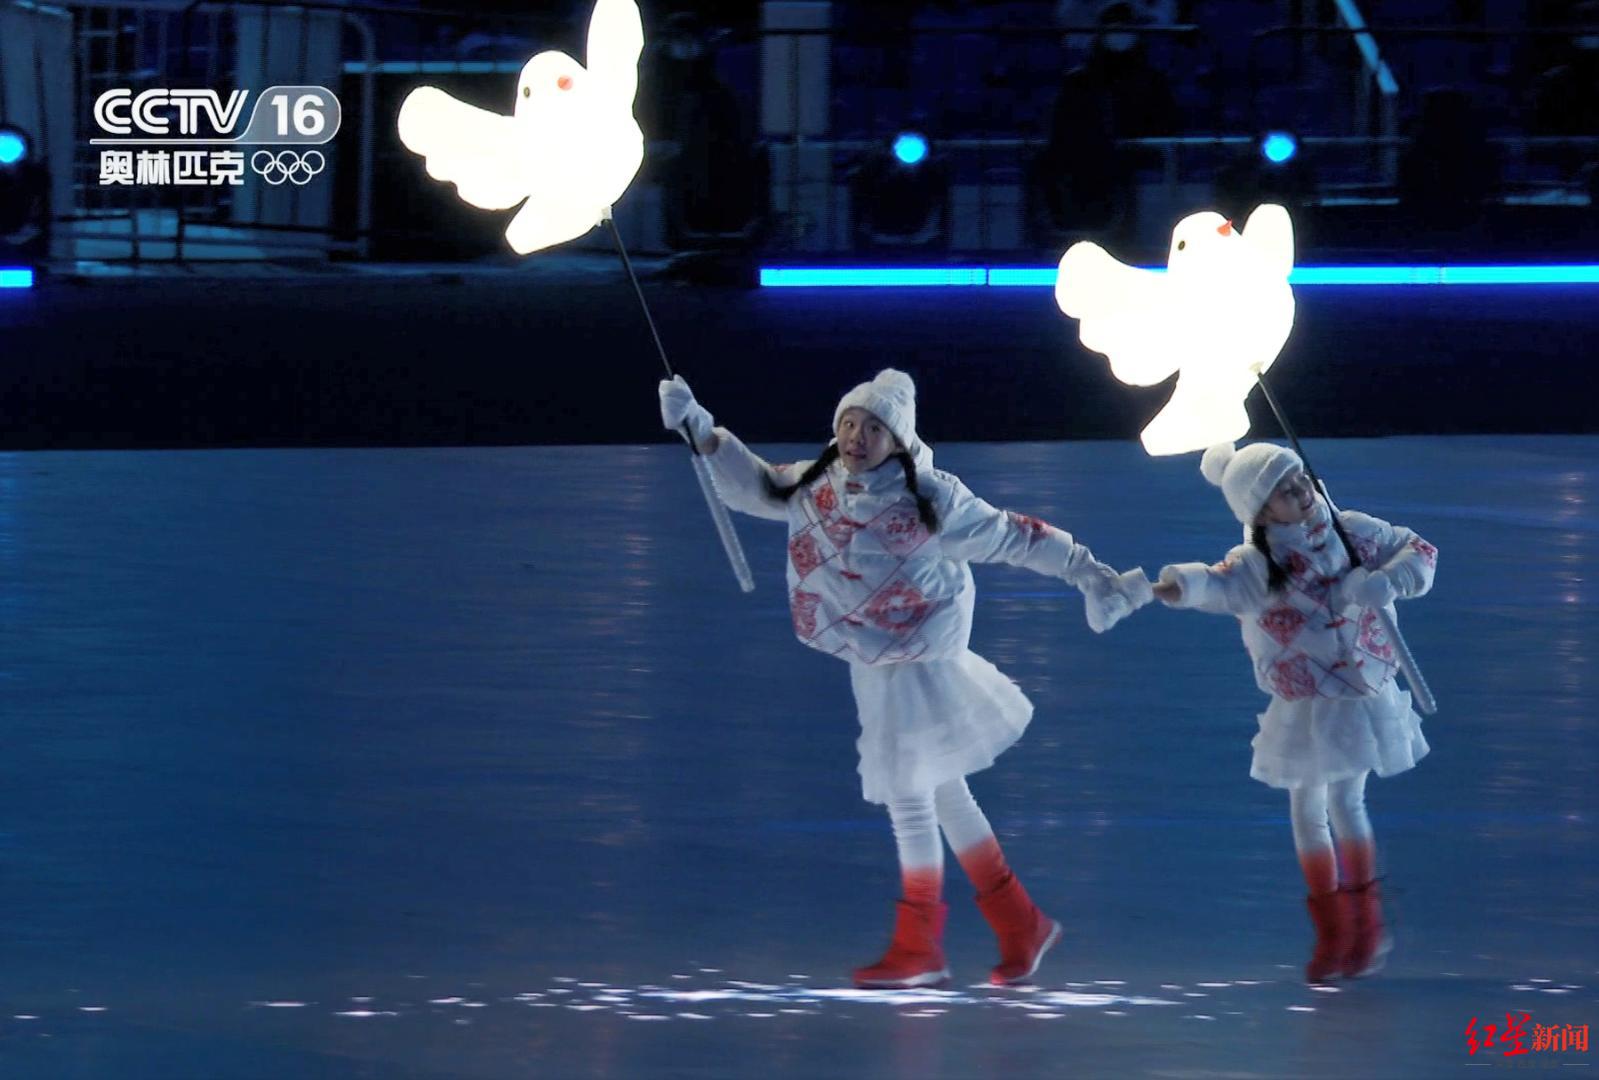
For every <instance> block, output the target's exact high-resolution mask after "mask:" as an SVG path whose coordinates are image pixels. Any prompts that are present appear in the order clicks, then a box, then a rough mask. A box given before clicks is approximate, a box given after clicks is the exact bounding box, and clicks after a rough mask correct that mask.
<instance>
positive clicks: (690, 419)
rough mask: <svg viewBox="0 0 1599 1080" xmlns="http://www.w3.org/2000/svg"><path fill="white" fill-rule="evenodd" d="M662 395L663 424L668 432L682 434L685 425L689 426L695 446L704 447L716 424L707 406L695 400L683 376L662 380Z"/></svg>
mask: <svg viewBox="0 0 1599 1080" xmlns="http://www.w3.org/2000/svg"><path fill="white" fill-rule="evenodd" d="M660 393H661V423H662V424H665V425H666V430H667V431H675V432H677V433H678V434H682V431H683V425H684V424H687V425H688V430H689V434H690V435H691V436H693V438H694V445H695V446H702V445H704V444H705V443H707V442H709V441H710V439H711V429H712V428H713V427H714V426H715V422H714V421H713V420H712V419H711V414H710V413H709V412H708V411H707V410H706V408H705V406H703V405H701V404H700V403H699V402H697V401H695V400H694V391H692V390H690V389H689V388H688V383H686V382H684V381H683V376H681V375H674V376H673V377H672V378H670V379H662V380H661V385H660Z"/></svg>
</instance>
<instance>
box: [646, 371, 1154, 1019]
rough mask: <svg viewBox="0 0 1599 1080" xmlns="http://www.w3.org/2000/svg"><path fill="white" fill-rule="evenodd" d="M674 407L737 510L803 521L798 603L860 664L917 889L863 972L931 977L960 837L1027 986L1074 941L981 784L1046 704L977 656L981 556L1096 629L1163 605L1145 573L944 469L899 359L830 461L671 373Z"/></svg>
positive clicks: (806, 635) (807, 628) (861, 403)
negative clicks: (1020, 572)
mask: <svg viewBox="0 0 1599 1080" xmlns="http://www.w3.org/2000/svg"><path fill="white" fill-rule="evenodd" d="M660 392H661V419H662V422H663V423H664V424H665V425H666V427H667V428H668V429H669V430H672V431H681V430H683V428H684V425H687V429H688V431H689V434H690V435H691V436H692V438H693V440H694V444H695V446H696V447H698V449H699V450H700V451H701V452H702V453H703V454H704V455H705V457H706V460H707V461H708V462H709V463H710V465H711V469H712V471H713V474H714V475H715V477H716V483H717V487H718V489H719V491H720V492H721V496H722V498H723V499H724V500H725V501H726V502H727V505H728V506H730V507H732V508H733V509H735V510H740V511H743V512H744V513H748V514H753V515H755V516H757V517H763V518H770V519H772V520H776V521H786V522H787V523H788V531H789V543H788V587H789V608H790V613H791V615H792V616H793V621H794V632H795V633H796V634H797V635H798V637H799V639H800V641H802V642H803V643H805V644H806V645H809V646H811V647H812V648H815V649H820V650H822V651H823V652H826V653H829V654H831V655H833V656H837V657H838V658H840V659H841V660H844V661H847V662H848V663H849V666H850V682H851V685H852V687H853V688H854V691H855V701H856V705H857V706H858V709H859V713H860V725H861V734H860V739H859V740H858V741H857V743H856V746H857V749H858V750H859V751H860V766H859V770H860V775H861V792H862V795H863V796H864V797H865V798H866V799H867V800H868V801H869V802H876V803H883V804H886V805H887V807H888V812H889V817H890V820H891V822H892V824H893V827H894V837H895V842H896V845H897V847H898V851H899V861H900V872H901V874H900V876H901V887H902V898H901V899H900V901H899V904H898V908H897V913H898V914H897V919H896V922H895V928H894V936H893V940H892V943H891V944H890V946H889V948H888V951H887V953H886V954H885V955H884V956H883V957H882V959H880V960H879V961H878V962H877V963H875V964H872V965H869V966H867V967H864V968H861V969H859V970H857V971H856V972H855V975H854V978H855V982H856V983H857V985H860V986H872V987H908V986H931V985H936V984H939V983H942V982H944V981H945V980H947V979H948V978H949V970H948V967H947V966H946V964H945V961H944V949H943V929H944V918H945V913H946V910H947V909H946V907H945V905H944V904H943V902H942V899H941V897H942V892H943V867H944V851H943V845H942V843H941V842H940V838H939V830H940V828H942V830H943V833H944V836H945V837H946V838H947V839H948V840H949V844H950V847H951V848H952V849H953V850H954V852H955V856H956V858H957V859H958V860H959V862H960V864H961V866H962V868H963V869H965V871H966V873H967V875H968V876H969V877H970V878H971V880H972V883H973V885H975V886H976V888H977V904H978V907H979V908H980V909H981V910H982V912H983V914H984V916H985V917H986V918H987V919H988V922H989V924H990V925H991V926H992V927H993V929H994V932H995V934H996V936H997V937H998V939H999V951H1000V962H999V964H998V966H996V967H995V968H994V969H993V972H992V974H991V980H992V981H993V982H995V983H999V984H1005V983H1014V982H1020V981H1023V980H1025V979H1027V978H1029V977H1030V976H1031V975H1032V974H1033V972H1034V971H1036V970H1037V968H1038V964H1039V961H1040V960H1041V959H1042V957H1043V955H1044V953H1045V952H1046V951H1047V950H1048V949H1049V948H1050V946H1052V945H1054V943H1055V942H1056V940H1057V939H1058V938H1059V937H1060V924H1059V923H1057V922H1055V921H1054V920H1053V919H1050V918H1048V917H1046V916H1045V915H1044V914H1043V912H1041V911H1039V909H1038V908H1037V906H1036V905H1034V903H1033V901H1032V900H1031V899H1030V898H1029V897H1028V895H1027V892H1026V890H1025V889H1023V888H1022V885H1021V882H1020V881H1018V880H1017V879H1016V876H1015V875H1014V874H1013V873H1012V872H1011V870H1010V867H1009V866H1008V865H1007V864H1006V862H1005V856H1004V854H1003V852H1001V850H1000V847H999V843H998V841H997V840H996V839H995V837H994V831H993V829H992V828H991V827H990V826H989V823H988V820H987V818H985V817H984V816H983V812H982V810H981V809H979V808H978V806H977V803H976V802H975V801H974V800H973V798H972V794H971V791H970V790H969V789H968V788H967V786H966V776H967V774H969V773H973V772H976V771H978V770H980V769H985V768H987V767H988V766H990V765H992V764H993V763H994V759H995V758H996V757H998V756H999V754H1000V753H1002V752H1003V751H1004V750H1005V749H1006V748H1007V747H1009V746H1010V745H1011V744H1012V743H1014V742H1016V740H1017V739H1019V738H1020V737H1021V735H1022V732H1023V731H1024V730H1026V728H1027V724H1028V721H1029V720H1030V719H1031V718H1032V713H1033V706H1032V703H1031V702H1029V701H1028V700H1027V698H1026V696H1024V695H1023V694H1022V692H1021V690H1020V689H1018V688H1017V686H1016V684H1015V683H1013V682H1011V680H1010V679H1008V678H1006V677H1005V676H1004V675H1003V674H1001V673H1000V671H999V670H998V669H997V668H995V667H994V665H993V664H991V663H989V662H988V661H987V660H984V659H983V658H982V657H980V656H978V655H977V654H976V653H974V652H972V651H971V650H970V649H969V648H968V647H967V643H968V640H969V638H970V636H971V628H972V604H973V599H974V587H973V583H972V572H971V569H970V567H969V566H968V563H971V562H1005V563H1010V564H1011V565H1014V566H1024V567H1026V568H1028V569H1030V570H1035V571H1037V572H1039V573H1042V574H1049V575H1053V576H1056V577H1060V578H1063V579H1065V580H1066V581H1067V582H1069V583H1071V584H1072V585H1074V586H1076V587H1077V588H1078V589H1080V590H1082V592H1083V594H1084V596H1085V598H1086V602H1087V613H1088V621H1089V625H1090V626H1091V627H1092V628H1093V629H1094V630H1095V631H1096V632H1103V631H1104V630H1106V629H1109V628H1110V626H1111V625H1113V624H1114V623H1115V622H1116V621H1117V620H1119V619H1120V618H1122V617H1123V616H1125V615H1126V614H1128V613H1129V612H1131V611H1133V610H1134V609H1135V608H1137V607H1139V606H1141V605H1143V604H1145V603H1148V602H1149V600H1150V599H1151V596H1152V594H1151V592H1150V587H1149V582H1148V581H1147V579H1145V577H1144V575H1143V572H1142V571H1141V570H1139V571H1129V572H1128V573H1127V574H1126V575H1122V576H1118V575H1117V574H1116V572H1115V571H1114V570H1112V569H1111V568H1110V567H1108V566H1106V565H1104V564H1103V563H1100V562H1097V561H1096V560H1095V559H1094V557H1093V554H1092V553H1091V552H1090V551H1089V550H1088V549H1087V548H1086V547H1084V546H1083V545H1081V544H1078V543H1076V542H1074V541H1073V540H1072V538H1071V537H1070V536H1069V535H1068V534H1066V533H1064V532H1062V531H1060V530H1059V529H1056V528H1054V527H1052V526H1050V525H1046V524H1045V523H1043V522H1042V521H1038V520H1035V519H1033V518H1029V517H1024V516H1022V515H1020V514H1014V513H1008V512H1005V511H1001V510H996V509H995V508H994V507H992V506H990V505H989V504H988V503H986V502H984V501H983V500H981V499H979V498H977V497H976V496H975V495H973V494H972V493H971V492H970V491H969V490H967V488H966V486H965V485H964V484H962V483H961V482H960V481H959V480H958V479H956V478H955V477H953V476H951V475H949V474H948V473H944V472H939V471H936V470H934V469H933V467H932V465H933V455H932V451H931V450H929V449H928V447H927V446H926V444H925V443H923V442H922V441H921V439H919V438H918V437H917V435H916V389H915V386H914V384H913V383H912V382H911V379H910V377H909V376H907V375H905V374H903V373H902V372H898V371H894V370H892V369H890V370H886V371H883V372H881V373H880V374H879V375H878V376H877V377H876V378H875V379H873V380H872V381H871V382H869V383H862V384H861V385H859V386H857V387H855V389H853V390H851V391H850V392H849V393H848V394H846V395H845V396H844V398H843V400H842V401H840V402H839V403H838V408H837V409H836V410H834V414H833V430H834V433H835V435H836V438H835V439H834V440H833V441H832V442H830V443H829V444H828V445H827V447H826V448H825V449H824V450H823V452H822V455H821V456H820V457H819V458H818V459H817V460H816V461H814V462H800V463H798V464H795V465H785V466H772V465H769V464H767V463H766V462H765V461H762V460H761V459H760V458H759V457H757V456H756V455H755V454H754V453H752V452H751V451H750V450H749V449H748V448H747V447H745V446H744V444H743V443H741V442H740V441H739V440H738V439H737V438H735V437H734V436H733V435H732V434H731V433H729V432H728V431H727V430H725V429H723V428H715V427H713V425H712V420H711V415H710V413H708V412H706V410H705V409H704V408H703V407H702V406H700V405H699V404H698V403H697V402H696V401H695V400H694V396H693V394H692V393H691V392H690V391H689V388H688V385H687V384H686V383H684V382H683V380H682V379H681V378H677V379H673V380H668V381H664V382H662V383H661V387H660Z"/></svg>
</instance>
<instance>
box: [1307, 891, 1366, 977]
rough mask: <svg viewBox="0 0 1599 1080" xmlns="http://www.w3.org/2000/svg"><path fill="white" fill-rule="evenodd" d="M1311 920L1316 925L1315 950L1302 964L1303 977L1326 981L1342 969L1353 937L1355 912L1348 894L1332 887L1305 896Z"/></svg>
mask: <svg viewBox="0 0 1599 1080" xmlns="http://www.w3.org/2000/svg"><path fill="white" fill-rule="evenodd" d="M1305 905H1306V906H1307V907H1308V908H1309V909H1310V921H1311V922H1312V923H1314V924H1315V926H1316V951H1315V952H1314V953H1312V954H1311V957H1310V963H1308V964H1306V965H1305V981H1306V982H1311V983H1319V982H1329V981H1331V980H1332V979H1336V978H1337V977H1338V976H1340V975H1342V974H1343V973H1344V963H1345V961H1346V960H1347V959H1348V957H1349V948H1350V945H1351V944H1352V942H1353V941H1354V916H1353V913H1352V912H1351V910H1350V905H1349V894H1348V893H1345V892H1342V891H1339V890H1336V889H1335V890H1334V891H1332V892H1326V893H1320V894H1318V895H1311V896H1307V897H1306V898H1305Z"/></svg>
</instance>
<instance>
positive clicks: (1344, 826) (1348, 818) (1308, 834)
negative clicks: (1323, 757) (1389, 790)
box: [1288, 773, 1372, 854]
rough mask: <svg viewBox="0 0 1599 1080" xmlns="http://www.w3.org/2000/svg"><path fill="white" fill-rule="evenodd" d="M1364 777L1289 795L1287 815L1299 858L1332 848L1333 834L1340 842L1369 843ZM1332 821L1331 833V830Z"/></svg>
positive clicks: (1370, 834)
mask: <svg viewBox="0 0 1599 1080" xmlns="http://www.w3.org/2000/svg"><path fill="white" fill-rule="evenodd" d="M1368 775H1370V774H1369V773H1361V774H1360V775H1359V776H1356V777H1353V778H1351V779H1349V780H1335V781H1334V782H1332V783H1331V784H1311V785H1309V786H1307V787H1302V788H1293V789H1291V790H1290V791H1289V792H1288V812H1289V817H1290V819H1291V820H1292V822H1293V826H1294V848H1295V850H1297V851H1298V852H1299V853H1300V854H1304V853H1306V852H1308V851H1315V850H1318V849H1328V848H1331V847H1332V831H1336V832H1337V833H1338V839H1339V840H1341V841H1345V842H1348V841H1352V840H1370V839H1371V838H1372V833H1371V820H1370V819H1369V818H1368V817H1366V777H1367V776H1368ZM1329 820H1330V821H1331V824H1332V831H1329V829H1328V822H1329Z"/></svg>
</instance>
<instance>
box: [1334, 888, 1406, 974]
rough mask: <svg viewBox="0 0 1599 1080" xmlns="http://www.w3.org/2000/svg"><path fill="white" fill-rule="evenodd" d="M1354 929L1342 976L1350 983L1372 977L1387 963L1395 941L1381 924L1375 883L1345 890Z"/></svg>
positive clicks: (1380, 896) (1379, 904)
mask: <svg viewBox="0 0 1599 1080" xmlns="http://www.w3.org/2000/svg"><path fill="white" fill-rule="evenodd" d="M1343 892H1344V895H1345V896H1346V897H1348V904H1349V910H1350V913H1351V916H1352V922H1353V924H1354V925H1353V929H1352V932H1351V934H1350V944H1349V951H1348V952H1347V953H1345V954H1344V964H1343V972H1344V974H1345V975H1347V976H1348V977H1349V978H1351V979H1358V978H1361V977H1362V976H1365V975H1375V974H1376V973H1377V972H1379V971H1381V970H1382V967H1383V965H1384V964H1386V963H1387V962H1388V953H1389V951H1390V950H1392V949H1393V947H1394V939H1393V938H1392V937H1390V936H1389V934H1388V928H1387V927H1386V926H1384V925H1383V921H1382V890H1380V889H1378V888H1377V883H1376V882H1375V881H1368V882H1366V884H1364V885H1361V886H1359V887H1358V888H1356V887H1350V886H1346V887H1345V888H1344V890H1343Z"/></svg>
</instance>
